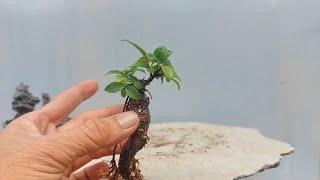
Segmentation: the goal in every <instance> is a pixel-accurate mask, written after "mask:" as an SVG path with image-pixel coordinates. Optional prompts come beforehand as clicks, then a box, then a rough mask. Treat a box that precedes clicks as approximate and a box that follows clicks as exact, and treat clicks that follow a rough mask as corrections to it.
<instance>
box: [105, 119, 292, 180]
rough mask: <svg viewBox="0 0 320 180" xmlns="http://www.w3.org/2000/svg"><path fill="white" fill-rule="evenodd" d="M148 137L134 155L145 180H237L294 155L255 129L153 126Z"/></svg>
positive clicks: (177, 124) (200, 124) (203, 125)
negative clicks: (145, 143) (282, 158)
mask: <svg viewBox="0 0 320 180" xmlns="http://www.w3.org/2000/svg"><path fill="white" fill-rule="evenodd" d="M149 136H150V142H149V143H148V145H147V146H146V148H144V149H143V150H142V151H140V152H139V154H138V155H137V157H138V159H140V167H141V169H142V172H143V174H144V176H145V179H147V180H148V179H150V180H158V179H159V180H160V179H166V180H193V179H201V180H207V179H208V180H209V179H210V180H212V179H216V180H232V179H238V178H240V177H246V176H250V175H253V174H255V173H257V172H259V171H261V170H265V169H269V168H272V167H275V166H277V165H278V164H279V161H280V159H281V157H282V155H286V154H290V153H292V152H293V151H294V149H293V147H291V146H290V145H289V144H286V143H283V142H280V141H276V140H272V139H269V138H266V137H264V136H263V135H261V134H260V133H259V131H257V130H255V129H247V128H240V127H230V126H219V125H212V124H203V123H165V124H153V125H152V126H151V127H150V131H149ZM106 159H108V158H106Z"/></svg>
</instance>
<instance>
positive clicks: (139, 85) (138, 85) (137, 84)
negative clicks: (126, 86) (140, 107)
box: [133, 80, 144, 89]
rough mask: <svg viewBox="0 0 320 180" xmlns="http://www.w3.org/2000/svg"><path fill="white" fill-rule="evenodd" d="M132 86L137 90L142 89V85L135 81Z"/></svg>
mask: <svg viewBox="0 0 320 180" xmlns="http://www.w3.org/2000/svg"><path fill="white" fill-rule="evenodd" d="M133 86H134V87H136V88H137V89H142V88H143V87H144V86H143V84H142V83H141V82H140V81H139V80H138V81H135V82H134V83H133Z"/></svg>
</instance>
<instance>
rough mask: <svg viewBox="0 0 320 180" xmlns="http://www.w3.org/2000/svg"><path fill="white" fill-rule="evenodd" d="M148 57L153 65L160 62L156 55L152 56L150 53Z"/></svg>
mask: <svg viewBox="0 0 320 180" xmlns="http://www.w3.org/2000/svg"><path fill="white" fill-rule="evenodd" d="M147 56H148V58H149V60H150V61H151V62H153V63H156V62H157V61H158V58H157V56H155V55H154V54H152V53H148V54H147Z"/></svg>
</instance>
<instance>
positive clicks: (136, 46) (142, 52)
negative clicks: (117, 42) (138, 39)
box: [122, 39, 148, 59]
mask: <svg viewBox="0 0 320 180" xmlns="http://www.w3.org/2000/svg"><path fill="white" fill-rule="evenodd" d="M122 41H125V42H128V43H129V44H131V45H132V46H134V47H135V48H136V49H138V51H140V53H141V54H142V55H143V57H144V58H146V59H148V57H147V53H146V51H145V50H144V49H142V47H140V46H139V45H138V44H136V43H134V42H131V41H129V40H127V39H124V40H122Z"/></svg>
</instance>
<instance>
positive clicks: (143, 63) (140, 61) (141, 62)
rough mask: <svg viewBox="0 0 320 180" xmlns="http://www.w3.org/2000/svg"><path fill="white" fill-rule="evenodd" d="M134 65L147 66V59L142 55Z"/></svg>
mask: <svg viewBox="0 0 320 180" xmlns="http://www.w3.org/2000/svg"><path fill="white" fill-rule="evenodd" d="M134 65H135V66H137V67H142V68H146V67H148V64H147V59H146V58H145V57H143V56H142V57H141V58H139V59H138V60H137V61H136V62H135V63H134Z"/></svg>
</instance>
